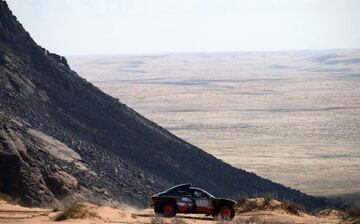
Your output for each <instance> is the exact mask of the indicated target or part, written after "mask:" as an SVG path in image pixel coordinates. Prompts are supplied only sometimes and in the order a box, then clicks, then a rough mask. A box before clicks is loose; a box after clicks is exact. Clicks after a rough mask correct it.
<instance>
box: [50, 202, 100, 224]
mask: <svg viewBox="0 0 360 224" xmlns="http://www.w3.org/2000/svg"><path fill="white" fill-rule="evenodd" d="M86 217H99V216H98V215H97V214H96V213H95V212H91V211H89V210H88V208H87V207H86V206H85V205H84V204H81V203H80V202H74V203H72V204H71V205H69V206H68V207H66V208H65V209H64V210H63V211H62V212H61V213H60V214H59V215H58V216H56V217H55V221H63V220H66V219H83V218H86Z"/></svg>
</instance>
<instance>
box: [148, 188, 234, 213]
mask: <svg viewBox="0 0 360 224" xmlns="http://www.w3.org/2000/svg"><path fill="white" fill-rule="evenodd" d="M235 204H236V202H235V201H233V200H230V199H225V198H216V197H214V196H212V195H211V194H209V193H208V192H206V191H205V190H203V189H200V188H196V187H193V186H192V185H191V184H181V185H177V186H175V187H172V188H170V189H168V190H166V191H163V192H160V193H157V194H155V195H152V196H151V198H150V206H152V207H154V211H155V213H156V214H158V215H162V216H164V217H173V216H175V215H176V213H195V214H206V215H212V216H213V217H219V216H220V217H221V218H222V219H233V218H234V216H235V210H234V206H235Z"/></svg>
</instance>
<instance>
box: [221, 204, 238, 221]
mask: <svg viewBox="0 0 360 224" xmlns="http://www.w3.org/2000/svg"><path fill="white" fill-rule="evenodd" d="M219 215H220V217H221V219H224V220H231V219H233V218H234V216H235V210H234V208H233V207H230V206H223V207H221V208H220V212H219Z"/></svg>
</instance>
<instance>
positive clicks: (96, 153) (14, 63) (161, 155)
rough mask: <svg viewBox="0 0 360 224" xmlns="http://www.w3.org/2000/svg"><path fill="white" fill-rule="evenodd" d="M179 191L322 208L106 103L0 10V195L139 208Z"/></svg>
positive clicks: (7, 12)
mask: <svg viewBox="0 0 360 224" xmlns="http://www.w3.org/2000/svg"><path fill="white" fill-rule="evenodd" d="M182 182H192V183H193V184H195V185H197V186H199V187H203V188H205V189H207V190H209V191H210V192H212V193H214V194H216V195H221V196H228V197H231V196H234V195H239V194H241V195H259V194H265V193H268V192H271V193H276V195H277V196H278V197H279V198H281V199H287V200H291V201H294V202H297V203H301V204H304V205H305V206H307V207H309V208H316V207H322V206H326V205H328V202H327V201H325V200H324V199H319V198H315V197H311V196H308V195H305V194H302V193H300V192H299V191H296V190H292V189H289V188H286V187H284V186H282V185H279V184H276V183H273V182H271V181H269V180H266V179H263V178H261V177H258V176H256V175H255V174H253V173H248V172H245V171H243V170H239V169H236V168H234V167H232V166H230V165H228V164H226V163H224V162H222V161H220V160H218V159H216V158H215V157H213V156H211V155H209V154H207V153H205V152H204V151H202V150H201V149H199V148H197V147H195V146H193V145H191V144H189V143H187V142H185V141H183V140H181V139H179V138H177V137H176V136H174V135H172V134H171V133H169V132H168V131H167V130H165V129H163V128H161V127H159V126H158V125H156V124H155V123H153V122H151V121H149V120H147V119H146V118H144V117H142V116H141V115H139V114H137V113H136V112H135V111H133V110H132V109H130V108H128V107H127V106H126V105H124V104H122V103H120V102H119V101H118V100H117V99H114V98H112V97H110V96H108V95H106V94H105V93H103V92H102V91H100V90H99V89H97V88H96V87H94V86H93V85H92V84H90V83H88V82H87V81H86V80H84V79H82V78H81V77H79V76H78V75H77V74H76V73H75V72H74V71H72V70H71V69H70V68H69V66H68V64H67V62H66V59H65V58H64V57H61V56H58V55H56V54H51V53H49V52H48V51H47V50H45V49H43V48H42V47H40V46H38V45H37V44H36V43H35V42H34V41H33V40H32V39H31V37H30V35H29V34H28V33H27V32H26V31H25V30H24V29H23V27H22V26H21V24H20V23H19V22H18V21H17V20H16V18H15V17H14V16H13V15H12V13H11V11H10V10H9V9H8V6H7V4H6V2H5V1H3V0H0V192H4V193H7V194H9V195H11V196H13V197H16V198H19V199H21V201H22V202H23V204H26V205H34V206H35V205H41V206H48V205H51V204H58V203H61V202H62V201H63V200H65V199H66V198H68V197H70V198H72V197H76V198H84V199H86V200H91V201H119V202H125V203H129V204H134V205H139V206H145V205H146V204H147V199H148V196H149V194H151V193H155V192H157V191H160V190H163V189H164V188H167V187H169V186H171V185H173V184H178V183H182Z"/></svg>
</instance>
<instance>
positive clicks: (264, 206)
mask: <svg viewBox="0 0 360 224" xmlns="http://www.w3.org/2000/svg"><path fill="white" fill-rule="evenodd" d="M275 209H283V210H285V211H286V212H288V213H290V214H294V215H299V214H300V212H301V211H304V210H305V209H304V207H303V206H301V205H298V204H296V203H293V202H290V201H282V202H280V201H277V200H276V199H274V198H272V197H270V196H267V197H265V198H253V199H241V200H239V201H238V208H237V211H238V212H240V213H243V212H249V211H252V210H260V211H261V210H275Z"/></svg>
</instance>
